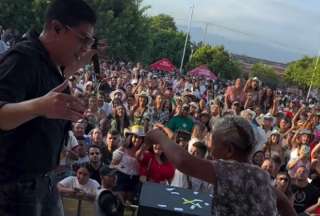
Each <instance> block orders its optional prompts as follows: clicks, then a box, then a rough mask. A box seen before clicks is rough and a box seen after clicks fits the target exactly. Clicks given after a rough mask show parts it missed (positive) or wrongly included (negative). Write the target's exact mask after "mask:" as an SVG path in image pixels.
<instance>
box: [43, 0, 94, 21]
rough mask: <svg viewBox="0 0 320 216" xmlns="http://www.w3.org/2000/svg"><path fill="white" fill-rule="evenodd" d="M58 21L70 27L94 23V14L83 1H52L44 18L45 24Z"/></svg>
mask: <svg viewBox="0 0 320 216" xmlns="http://www.w3.org/2000/svg"><path fill="white" fill-rule="evenodd" d="M52 20H58V21H59V22H61V23H62V24H64V25H68V26H70V27H74V26H78V25H79V24H81V23H90V24H92V25H94V24H95V23H96V20H97V18H96V14H95V12H94V11H93V10H92V8H91V7H90V6H89V5H88V4H87V3H86V2H84V1H83V0H54V1H53V2H52V3H51V4H50V5H49V7H48V9H47V13H46V16H45V21H46V23H49V22H50V21H52Z"/></svg>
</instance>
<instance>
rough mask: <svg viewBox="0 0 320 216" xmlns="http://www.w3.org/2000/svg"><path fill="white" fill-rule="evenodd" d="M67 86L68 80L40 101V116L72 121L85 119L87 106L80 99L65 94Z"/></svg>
mask: <svg viewBox="0 0 320 216" xmlns="http://www.w3.org/2000/svg"><path fill="white" fill-rule="evenodd" d="M67 86H68V81H67V80H66V81H64V82H63V83H62V84H60V85H58V86H57V87H56V88H54V89H52V90H51V91H50V92H48V93H47V94H46V95H44V96H42V97H41V98H40V99H39V104H38V107H37V109H38V113H39V115H40V116H45V117H46V118H50V119H64V120H70V121H77V120H79V119H80V118H82V117H83V112H84V110H85V106H84V105H83V104H82V102H81V100H80V99H79V98H76V97H74V96H71V95H68V94H65V93H63V91H64V90H65V89H66V88H67Z"/></svg>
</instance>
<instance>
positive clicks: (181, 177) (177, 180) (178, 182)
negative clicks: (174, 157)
mask: <svg viewBox="0 0 320 216" xmlns="http://www.w3.org/2000/svg"><path fill="white" fill-rule="evenodd" d="M171 186H174V187H180V188H188V180H187V176H186V175H185V174H183V173H182V172H180V171H179V170H177V169H176V170H175V172H174V176H173V179H172V181H171Z"/></svg>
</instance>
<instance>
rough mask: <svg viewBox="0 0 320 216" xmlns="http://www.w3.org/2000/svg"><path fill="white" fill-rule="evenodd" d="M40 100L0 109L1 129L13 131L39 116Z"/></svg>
mask: <svg viewBox="0 0 320 216" xmlns="http://www.w3.org/2000/svg"><path fill="white" fill-rule="evenodd" d="M38 102H39V98H36V99H33V100H28V101H23V102H20V103H9V104H5V105H4V106H2V107H1V108H0V129H1V130H5V131H8V130H12V129H15V128H17V127H19V126H20V125H22V124H24V123H25V122H28V121H30V120H32V119H34V118H36V117H38V116H39V113H38V107H37V105H38Z"/></svg>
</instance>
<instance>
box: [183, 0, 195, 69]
mask: <svg viewBox="0 0 320 216" xmlns="http://www.w3.org/2000/svg"><path fill="white" fill-rule="evenodd" d="M193 10H194V1H193V4H192V7H191V15H190V18H189V24H188V32H187V35H186V41H185V43H184V47H183V53H182V59H181V64H180V73H182V67H183V62H184V57H185V55H186V50H187V44H188V39H189V34H190V30H191V22H192V17H193Z"/></svg>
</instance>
